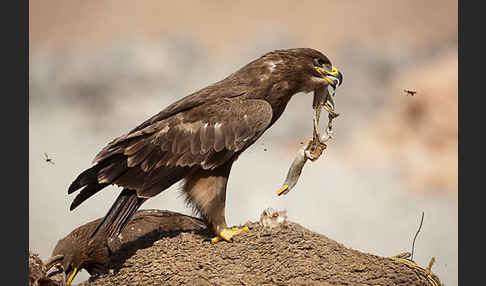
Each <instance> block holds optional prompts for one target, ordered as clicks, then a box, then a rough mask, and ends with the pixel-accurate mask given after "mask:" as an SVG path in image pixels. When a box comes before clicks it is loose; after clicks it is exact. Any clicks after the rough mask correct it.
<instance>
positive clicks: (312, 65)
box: [220, 48, 343, 104]
mask: <svg viewBox="0 0 486 286" xmlns="http://www.w3.org/2000/svg"><path fill="white" fill-rule="evenodd" d="M228 82H230V83H231V84H228ZM342 82H343V75H342V73H341V72H340V71H339V70H338V69H337V68H336V67H334V66H333V65H332V63H331V61H330V60H329V59H328V58H327V57H326V56H325V55H324V54H322V53H321V52H319V51H317V50H314V49H310V48H296V49H288V50H275V51H272V52H269V53H266V54H264V55H263V56H261V57H260V58H258V59H255V60H254V61H252V62H250V63H248V64H247V65H246V66H244V67H243V68H241V69H240V70H239V71H237V72H235V73H233V74H231V75H230V76H229V77H228V78H226V79H225V80H223V81H222V82H220V83H221V84H224V85H225V86H232V87H233V88H236V89H240V88H241V89H243V90H244V91H247V90H248V89H249V88H250V89H254V90H259V91H263V92H264V93H265V94H266V95H265V97H266V98H267V100H270V101H271V100H272V99H274V100H277V101H278V100H279V98H282V97H284V98H287V99H288V98H289V97H290V96H292V95H294V94H296V93H299V92H304V93H309V92H312V91H313V92H314V93H316V92H318V93H322V94H324V98H326V97H327V98H328V100H330V101H332V96H327V94H329V91H328V87H332V89H336V88H337V87H338V86H340V85H341V84H342ZM331 104H333V102H331Z"/></svg>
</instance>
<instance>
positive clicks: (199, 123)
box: [68, 48, 343, 241]
mask: <svg viewBox="0 0 486 286" xmlns="http://www.w3.org/2000/svg"><path fill="white" fill-rule="evenodd" d="M342 80H343V78H342V74H341V72H339V71H338V70H337V69H336V68H335V67H334V66H333V65H332V64H331V61H330V60H329V59H328V58H327V57H326V56H325V55H323V54H322V53H321V52H319V51H317V50H314V49H309V48H298V49H288V50H276V51H272V52H269V53H267V54H265V55H263V56H261V57H260V58H258V59H256V60H253V61H252V62H250V63H249V64H247V65H245V66H244V67H242V68H241V69H239V70H238V71H236V72H235V73H232V74H230V75H229V76H228V77H226V78H225V79H223V80H221V81H219V82H216V83H214V84H211V85H209V86H207V87H205V88H203V89H201V90H199V91H197V92H195V93H193V94H190V95H188V96H186V97H184V98H182V99H180V100H178V101H176V102H174V103H173V104H171V105H169V106H168V107H167V108H165V109H164V110H162V111H161V112H159V113H158V114H156V115H154V116H152V117H151V118H149V119H148V120H146V121H145V122H143V123H142V124H140V125H139V126H137V127H136V128H135V129H133V130H131V131H130V132H128V133H127V134H125V135H123V136H120V137H118V138H116V139H114V140H113V141H111V142H110V143H108V145H107V146H106V147H105V148H103V149H102V150H101V151H100V152H99V153H98V155H96V157H95V158H94V161H93V163H94V164H95V165H94V166H92V167H91V168H89V169H87V170H85V171H84V172H82V173H81V174H80V175H79V176H78V177H77V178H76V180H75V181H74V182H73V183H72V184H71V186H70V187H69V190H68V194H71V193H73V192H75V191H77V190H79V189H81V188H82V189H81V191H80V192H79V194H78V195H77V196H76V197H75V198H74V201H73V202H72V204H71V207H70V210H73V209H75V208H76V207H77V206H78V205H79V204H81V203H82V202H84V201H85V200H86V199H88V198H89V197H91V196H92V195H94V194H96V193H97V192H99V191H100V190H102V189H103V188H105V187H106V186H108V185H111V184H114V185H117V186H121V187H123V190H122V191H121V193H120V195H119V196H118V198H117V199H116V201H115V202H114V203H113V205H112V206H111V208H110V209H109V211H108V213H107V214H106V216H105V217H104V219H103V221H102V222H101V223H100V224H99V226H98V227H97V228H96V230H95V231H94V233H93V236H95V235H96V234H104V235H105V236H108V237H112V236H116V235H118V234H119V233H120V232H121V231H122V230H123V228H124V226H125V225H126V224H127V223H128V222H129V221H130V218H131V217H132V215H133V214H134V213H135V212H136V210H137V209H138V208H139V207H140V206H141V205H142V204H143V203H144V202H145V201H146V200H147V199H149V198H151V197H153V196H156V195H158V194H159V193H161V192H162V191H164V190H165V189H167V188H169V187H170V186H172V185H173V184H174V183H176V182H178V181H180V180H183V182H184V184H183V187H182V189H183V192H184V193H185V195H186V201H187V202H188V203H189V204H190V205H192V206H193V207H194V209H195V210H197V211H198V213H199V214H200V215H201V217H202V219H203V220H204V221H205V223H206V224H207V226H208V228H209V229H210V230H211V231H213V232H214V233H215V234H216V235H217V239H216V241H217V240H218V239H219V238H221V239H224V240H226V241H232V237H233V236H234V235H236V234H238V233H240V232H241V231H243V229H237V228H228V227H227V225H226V219H225V201H226V185H227V182H228V176H229V174H230V170H231V166H232V165H233V162H234V161H235V160H236V159H237V158H238V156H240V154H241V153H242V152H243V151H245V150H246V149H247V148H248V147H249V146H251V145H252V144H253V143H255V141H256V140H257V139H258V138H259V137H260V136H262V134H263V133H264V132H265V130H267V129H268V128H270V127H271V126H272V125H273V124H274V123H275V121H277V119H278V118H279V117H280V116H281V115H282V113H283V112H284V110H285V107H286V106H287V103H288V102H289V100H290V98H291V97H292V96H293V95H294V94H296V93H299V92H305V93H308V92H311V91H314V92H315V91H318V90H319V91H321V90H323V89H324V90H326V91H327V88H328V86H329V85H330V86H332V87H333V88H336V87H337V86H339V85H340V84H341V83H342ZM327 94H328V95H327V97H328V98H327V100H328V101H330V102H332V98H331V96H330V95H329V93H327Z"/></svg>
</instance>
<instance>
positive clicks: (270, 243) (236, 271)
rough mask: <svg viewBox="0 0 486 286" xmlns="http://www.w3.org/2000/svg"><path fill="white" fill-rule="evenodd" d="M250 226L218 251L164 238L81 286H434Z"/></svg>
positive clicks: (326, 245)
mask: <svg viewBox="0 0 486 286" xmlns="http://www.w3.org/2000/svg"><path fill="white" fill-rule="evenodd" d="M246 225H247V226H249V227H250V231H249V232H246V233H242V234H240V235H239V236H237V237H235V239H234V242H233V243H226V242H220V243H218V244H214V245H213V244H211V243H210V242H209V241H207V239H208V238H210V234H209V233H208V232H207V231H195V232H183V233H180V234H178V235H170V236H165V237H162V238H161V239H160V240H158V241H156V242H155V243H154V244H153V245H152V246H151V247H148V248H143V249H138V250H137V251H136V252H135V253H134V254H133V255H132V256H131V257H128V258H126V257H125V258H124V259H126V260H122V261H120V262H119V264H118V265H112V267H113V268H114V270H111V271H110V272H109V273H107V274H104V275H100V276H98V277H92V278H90V280H88V281H85V282H83V283H81V284H78V285H82V286H88V285H90V286H95V285H404V286H405V285H407V286H413V285H417V286H418V285H433V284H430V282H428V280H427V278H426V277H425V276H424V275H423V274H421V273H420V272H419V271H417V270H414V269H412V268H411V267H409V266H407V265H405V264H403V263H400V262H396V261H393V260H392V259H390V258H384V257H379V256H376V255H372V254H367V253H362V252H359V251H356V250H353V249H350V248H347V247H345V246H344V245H342V244H340V243H338V242H336V241H334V240H332V239H329V238H327V237H326V236H324V235H320V234H317V233H314V232H312V231H310V230H308V229H306V228H304V227H302V226H300V225H298V224H296V223H293V222H287V221H285V220H284V222H282V223H280V224H277V225H276V226H275V224H266V225H267V226H264V225H263V224H261V223H258V222H257V223H251V222H248V223H247V224H246ZM438 285H440V284H438Z"/></svg>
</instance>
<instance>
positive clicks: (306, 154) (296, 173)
mask: <svg viewBox="0 0 486 286" xmlns="http://www.w3.org/2000/svg"><path fill="white" fill-rule="evenodd" d="M315 69H316V71H317V72H318V73H319V74H320V75H321V76H322V77H323V78H324V79H326V80H327V81H328V83H329V85H328V86H327V87H325V88H320V89H317V90H315V91H314V99H313V101H312V108H313V109H314V124H313V125H314V132H313V133H314V134H313V138H312V140H311V141H309V143H308V144H307V146H304V147H302V148H301V149H300V150H299V151H298V153H297V155H296V157H295V158H294V161H293V162H292V165H291V166H290V168H289V170H288V172H287V177H286V178H285V182H284V184H283V186H282V187H281V188H280V189H278V190H277V195H278V196H280V195H285V194H287V193H288V192H289V191H290V190H291V189H293V187H294V186H295V185H296V184H297V181H298V180H299V177H300V174H301V173H302V169H303V168H304V165H305V163H306V161H307V160H308V159H309V160H311V161H315V160H317V159H318V158H319V157H320V156H321V154H322V153H323V152H324V150H325V149H326V148H327V145H326V144H325V142H327V141H328V140H329V139H331V138H332V135H331V134H332V121H333V119H334V118H336V117H338V116H339V113H337V112H336V105H335V103H334V95H335V90H336V88H337V87H338V86H340V85H341V84H342V82H343V75H342V74H341V72H340V71H338V69H337V68H335V67H334V66H333V67H332V69H331V71H327V70H325V69H323V68H321V67H315ZM323 107H324V109H326V110H327V112H328V113H329V122H328V125H327V129H326V132H325V133H326V134H325V135H324V136H321V135H320V132H319V119H320V115H321V110H322V108H323Z"/></svg>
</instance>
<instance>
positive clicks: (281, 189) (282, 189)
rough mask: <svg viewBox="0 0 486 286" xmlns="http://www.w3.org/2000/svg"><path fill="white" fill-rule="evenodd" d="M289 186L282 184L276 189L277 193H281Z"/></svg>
mask: <svg viewBox="0 0 486 286" xmlns="http://www.w3.org/2000/svg"><path fill="white" fill-rule="evenodd" d="M288 188H289V185H287V184H285V185H283V186H282V187H281V188H280V189H278V190H277V195H279V196H280V195H281V194H282V193H283V192H285V190H287V189H288Z"/></svg>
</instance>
